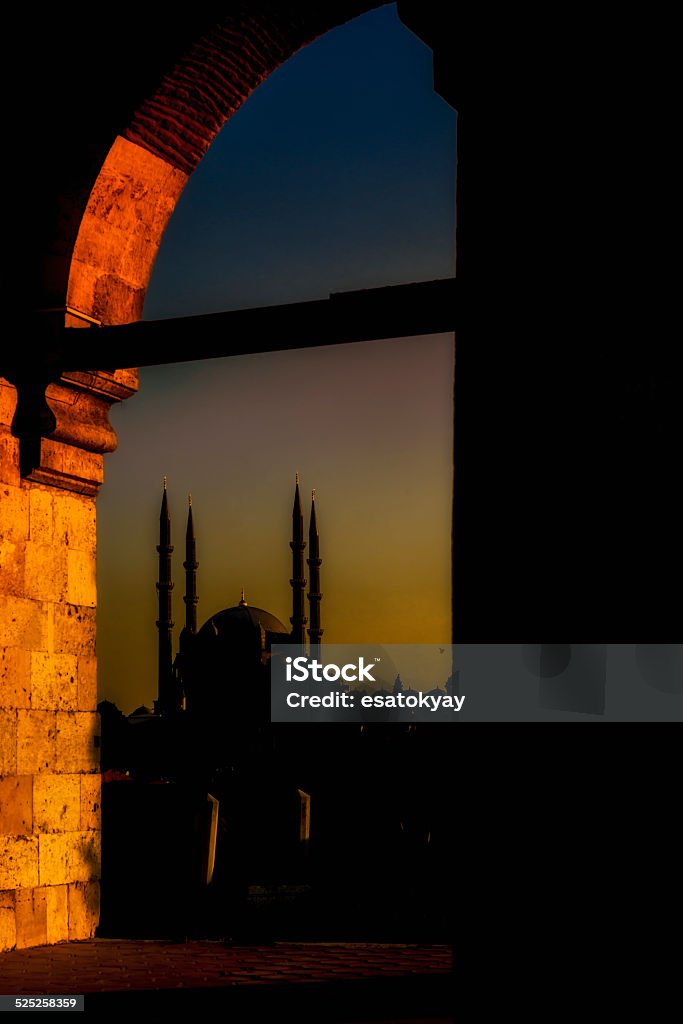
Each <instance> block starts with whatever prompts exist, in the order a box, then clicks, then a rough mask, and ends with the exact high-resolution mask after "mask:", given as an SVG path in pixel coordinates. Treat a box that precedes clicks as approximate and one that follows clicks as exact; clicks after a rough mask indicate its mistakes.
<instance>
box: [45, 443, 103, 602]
mask: <svg viewBox="0 0 683 1024" xmlns="http://www.w3.org/2000/svg"><path fill="white" fill-rule="evenodd" d="M82 454H83V455H87V454H89V453H87V452H83V453H82ZM97 458H101V456H97ZM55 543H57V544H59V545H60V547H66V548H69V550H70V551H71V550H75V551H80V552H83V553H85V554H89V555H91V556H92V558H94V557H95V551H96V547H97V524H96V518H95V501H94V499H93V498H89V497H86V496H85V495H80V494H69V493H68V492H67V491H64V492H63V493H62V494H59V495H58V496H56V497H55ZM80 603H81V602H80V601H74V604H80ZM84 603H85V602H84Z"/></svg>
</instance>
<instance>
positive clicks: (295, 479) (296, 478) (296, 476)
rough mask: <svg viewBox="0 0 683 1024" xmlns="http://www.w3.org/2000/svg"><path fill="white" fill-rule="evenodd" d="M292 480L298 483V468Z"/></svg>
mask: <svg viewBox="0 0 683 1024" xmlns="http://www.w3.org/2000/svg"><path fill="white" fill-rule="evenodd" d="M294 482H295V483H297V484H298V483H299V472H298V470H297V472H296V473H295V475H294Z"/></svg>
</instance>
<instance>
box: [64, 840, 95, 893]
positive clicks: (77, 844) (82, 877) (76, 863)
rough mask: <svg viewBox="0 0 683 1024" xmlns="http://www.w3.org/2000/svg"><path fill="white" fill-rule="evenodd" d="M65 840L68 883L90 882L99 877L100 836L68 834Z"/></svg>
mask: <svg viewBox="0 0 683 1024" xmlns="http://www.w3.org/2000/svg"><path fill="white" fill-rule="evenodd" d="M66 840H67V858H66V863H67V872H68V880H69V882H91V881H92V880H93V879H95V878H99V877H100V861H101V843H100V840H101V834H100V833H99V832H69V833H68V834H67V836H66Z"/></svg>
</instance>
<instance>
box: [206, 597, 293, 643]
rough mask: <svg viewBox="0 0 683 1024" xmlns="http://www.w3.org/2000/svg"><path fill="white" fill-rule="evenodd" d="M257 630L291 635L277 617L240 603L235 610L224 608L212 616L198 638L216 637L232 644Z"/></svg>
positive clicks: (261, 609)
mask: <svg viewBox="0 0 683 1024" xmlns="http://www.w3.org/2000/svg"><path fill="white" fill-rule="evenodd" d="M255 628H261V629H263V630H264V631H265V632H266V633H279V634H287V635H289V630H288V629H287V627H286V626H285V625H284V623H282V622H280V620H279V619H278V618H277V617H276V616H275V615H271V613H270V612H267V611H265V610H264V609H263V608H255V607H254V606H252V605H248V604H243V603H242V602H240V604H238V605H235V607H234V608H224V609H223V611H220V612H217V613H216V614H215V615H212V616H211V618H210V619H208V620H207V621H206V622H205V623H204V625H203V626H202V628H201V629H200V630H199V633H198V636H199V637H202V638H204V637H211V636H216V637H219V638H220V639H225V640H227V641H229V642H231V643H232V642H235V641H239V639H240V638H241V637H244V636H251V635H252V634H253V631H254V629H255Z"/></svg>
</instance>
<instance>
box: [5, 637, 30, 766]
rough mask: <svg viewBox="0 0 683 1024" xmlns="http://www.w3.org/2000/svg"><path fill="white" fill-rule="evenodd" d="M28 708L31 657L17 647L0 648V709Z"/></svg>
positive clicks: (27, 652)
mask: <svg viewBox="0 0 683 1024" xmlns="http://www.w3.org/2000/svg"><path fill="white" fill-rule="evenodd" d="M30 706H31V655H30V653H29V651H22V650H20V649H19V648H18V647H0V708H4V709H5V710H11V709H13V708H23V709H28V708H30ZM0 756H1V755H0ZM0 772H1V770H0Z"/></svg>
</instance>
